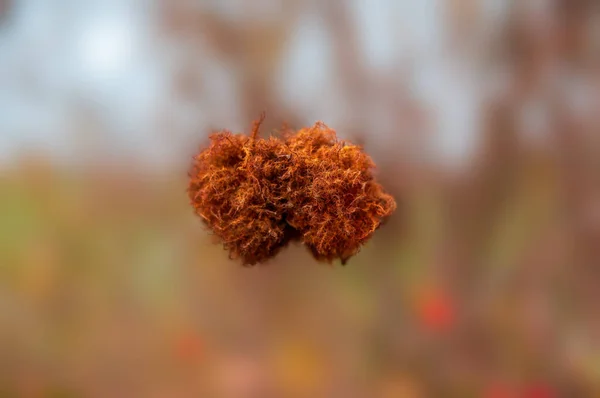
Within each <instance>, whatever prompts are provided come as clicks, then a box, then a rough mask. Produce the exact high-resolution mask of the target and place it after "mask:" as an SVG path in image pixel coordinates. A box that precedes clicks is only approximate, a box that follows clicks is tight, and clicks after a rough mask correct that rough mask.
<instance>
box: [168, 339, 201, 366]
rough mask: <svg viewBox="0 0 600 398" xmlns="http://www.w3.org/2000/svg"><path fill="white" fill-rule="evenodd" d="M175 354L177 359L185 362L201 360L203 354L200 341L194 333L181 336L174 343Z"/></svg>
mask: <svg viewBox="0 0 600 398" xmlns="http://www.w3.org/2000/svg"><path fill="white" fill-rule="evenodd" d="M175 354H176V356H177V358H179V359H180V360H182V361H185V362H194V361H197V360H199V359H201V358H202V356H203V354H204V344H203V341H202V339H201V338H200V336H199V335H198V334H196V333H192V332H188V333H184V334H182V335H181V336H180V337H179V338H178V339H177V341H176V343H175Z"/></svg>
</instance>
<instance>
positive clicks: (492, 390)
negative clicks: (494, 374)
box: [482, 384, 519, 398]
mask: <svg viewBox="0 0 600 398" xmlns="http://www.w3.org/2000/svg"><path fill="white" fill-rule="evenodd" d="M482 397H483V398H519V394H518V393H517V391H516V390H515V389H514V388H511V387H509V386H507V385H504V384H493V385H491V386H489V387H488V388H487V390H485V392H484V393H483V395H482Z"/></svg>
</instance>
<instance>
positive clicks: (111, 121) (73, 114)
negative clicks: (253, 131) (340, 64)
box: [0, 0, 502, 163]
mask: <svg viewBox="0 0 600 398" xmlns="http://www.w3.org/2000/svg"><path fill="white" fill-rule="evenodd" d="M263 3H265V2H263ZM440 3H441V0H405V1H395V0H368V1H367V0H353V1H352V2H351V4H352V7H353V9H354V17H355V23H356V24H357V26H358V27H359V29H360V32H361V45H362V50H363V54H364V56H365V59H367V60H368V66H370V67H371V68H373V69H374V70H381V71H386V72H389V69H390V68H393V67H395V65H396V66H397V65H398V60H399V59H400V60H404V59H406V61H407V62H408V61H410V62H411V63H412V64H413V65H416V68H415V70H416V74H415V76H412V78H411V89H412V90H413V92H414V95H415V96H416V97H417V98H420V99H421V100H422V101H423V102H424V103H425V104H426V105H427V106H430V107H431V108H432V109H433V110H434V115H435V121H434V123H433V125H434V126H435V128H434V129H435V132H436V133H437V134H439V136H440V139H439V143H440V144H439V148H437V149H438V150H439V155H440V157H442V158H447V159H450V160H460V159H463V158H465V156H466V155H467V154H468V153H469V151H470V149H471V148H472V146H473V144H474V142H475V130H476V124H477V120H475V119H474V115H475V114H476V112H475V110H476V107H477V105H478V103H479V97H478V95H479V94H480V93H479V92H478V87H479V84H478V83H479V82H478V81H477V80H476V78H475V77H474V76H475V75H474V74H472V73H471V71H470V70H469V68H465V67H464V65H461V63H460V60H458V59H453V58H449V57H448V53H447V51H446V49H445V43H444V40H443V38H444V34H443V32H442V31H441V29H442V28H441V26H442V21H441V20H440V18H441V15H440V14H441V11H440V9H441V7H440ZM487 3H489V9H488V11H487V14H489V18H490V23H493V22H494V21H496V20H497V19H498V16H500V15H501V11H502V10H501V8H498V7H497V6H498V4H499V3H501V2H495V1H488V2H487ZM214 4H215V5H217V7H218V8H219V9H220V11H222V12H225V13H230V14H231V17H232V18H236V17H240V16H239V15H236V10H237V9H239V8H237V7H236V1H235V0H229V1H219V2H215V3H214ZM260 4H261V2H257V5H260ZM257 7H258V6H257ZM258 11H260V7H258ZM156 12H157V7H156V6H155V5H154V4H153V2H152V0H127V1H123V0H85V1H74V0H72V1H68V0H20V1H16V2H15V3H14V8H13V9H12V10H11V11H10V14H9V16H8V18H7V19H6V20H5V21H4V23H3V24H2V25H1V27H0V87H1V90H0V161H2V162H3V163H7V162H10V161H11V160H12V159H14V157H15V156H16V155H17V154H19V153H20V152H21V151H22V150H23V149H27V148H40V149H42V150H44V151H49V152H50V153H52V154H54V155H56V157H57V158H59V159H68V160H69V161H70V160H72V159H78V158H79V157H81V156H82V152H81V148H82V147H83V148H86V147H87V148H88V149H92V148H96V147H97V148H103V149H105V150H107V151H108V152H112V153H121V152H125V153H128V152H129V151H131V152H132V153H133V154H134V155H135V156H139V157H141V158H151V159H162V158H169V157H172V156H176V155H177V151H179V150H181V148H180V147H178V146H176V145H171V144H172V143H169V140H168V137H166V136H165V134H159V130H160V128H161V126H160V123H159V120H158V115H160V109H161V108H162V107H164V106H165V104H166V103H169V102H170V101H171V98H170V97H169V96H170V95H172V94H170V93H171V91H170V87H169V85H170V81H171V80H170V79H171V77H172V74H173V72H174V68H173V66H174V65H173V62H172V59H173V57H172V56H171V54H170V51H172V47H171V46H170V43H169V42H168V41H167V39H166V38H165V37H164V36H162V35H161V34H160V32H159V31H158V24H157V15H156ZM263 15H266V14H263ZM298 21H299V22H298V24H297V26H296V27H295V34H294V36H293V38H292V40H291V41H290V42H289V44H288V46H287V48H286V56H285V57H284V60H283V62H282V63H281V65H280V70H279V73H278V75H277V76H274V78H275V79H278V82H279V87H280V90H281V92H280V94H281V96H282V98H283V99H284V100H285V101H288V102H290V103H291V104H293V106H295V107H296V108H297V109H300V110H301V112H302V113H303V114H305V115H306V117H307V118H308V119H314V120H324V121H326V122H327V123H328V124H330V125H332V126H334V127H335V125H336V120H339V119H340V118H343V117H344V109H339V108H336V107H335V104H336V101H335V88H333V87H329V85H330V84H331V83H329V82H330V81H331V79H330V78H329V77H330V76H331V74H332V73H334V72H333V70H332V67H331V62H330V61H331V57H329V54H330V53H331V48H330V46H331V43H330V41H329V40H328V37H327V31H326V30H325V29H323V26H321V23H320V21H319V19H318V18H315V16H314V15H312V14H306V15H304V16H303V17H301V18H299V19H298ZM310 59H319V60H321V62H306V60H310ZM203 70H204V73H207V74H209V76H208V78H207V79H206V80H207V81H208V82H209V83H208V84H209V87H208V89H209V90H213V91H214V96H211V98H213V99H214V101H216V104H207V105H206V106H203V104H191V105H190V106H189V109H187V110H186V111H185V112H190V113H193V114H194V119H195V120H203V118H204V119H205V120H206V122H207V123H209V122H210V123H217V122H222V123H227V121H228V119H230V118H231V115H235V114H236V112H235V110H232V109H231V104H233V103H234V102H235V101H234V99H235V95H236V93H235V86H234V85H232V83H231V82H230V81H229V80H230V79H228V77H229V75H228V71H227V66H226V65H219V64H216V63H214V62H211V61H210V60H207V61H206V65H204V69H203ZM327 92H331V93H333V94H324V93H327ZM219 104H220V105H221V106H220V108H219V107H218V106H217V105H219ZM228 104H230V106H227V105H228ZM211 107H214V109H211ZM223 108H225V109H229V110H228V111H227V113H223V112H222V111H221V113H220V114H219V109H223ZM185 112H184V113H185ZM215 112H216V113H215ZM239 123H240V121H239V120H236V122H235V123H233V124H234V126H230V125H227V126H223V127H228V128H232V129H235V128H237V127H243V126H238V124H239ZM94 129H96V130H97V131H98V134H96V135H94V134H89V133H87V134H86V133H83V132H84V131H88V132H89V131H93V130H94ZM386 139H387V138H386V137H378V138H377V140H379V141H380V142H379V144H380V146H382V147H385V140H386ZM83 156H85V152H84V153H83Z"/></svg>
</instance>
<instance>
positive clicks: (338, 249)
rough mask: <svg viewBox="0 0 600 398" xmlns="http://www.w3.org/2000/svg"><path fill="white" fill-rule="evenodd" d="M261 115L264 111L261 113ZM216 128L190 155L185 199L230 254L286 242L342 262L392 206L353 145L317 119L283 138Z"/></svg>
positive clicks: (264, 251)
mask: <svg viewBox="0 0 600 398" xmlns="http://www.w3.org/2000/svg"><path fill="white" fill-rule="evenodd" d="M263 118H264V116H263ZM262 120H263V119H262V118H261V120H259V121H258V122H255V123H254V127H253V129H252V134H251V136H246V135H243V134H232V133H231V132H229V131H226V130H223V131H220V132H218V133H216V134H213V135H211V136H210V141H211V144H210V146H209V147H208V148H206V149H204V150H202V151H201V152H200V153H199V154H198V155H196V156H195V157H194V162H193V165H192V169H191V171H190V184H189V188H188V193H189V197H190V199H191V204H192V206H193V207H194V209H195V212H196V214H198V215H199V216H200V217H201V218H202V220H203V221H204V222H205V223H206V225H207V226H208V227H209V228H210V229H211V230H212V231H213V232H214V234H215V235H216V236H218V237H219V238H220V239H221V241H222V242H223V245H224V246H225V248H226V249H227V250H229V252H230V257H231V258H241V260H242V261H243V263H244V264H245V265H254V264H257V263H261V262H264V261H266V260H268V259H269V258H271V257H273V256H275V255H276V254H277V252H278V251H279V250H280V249H281V248H283V247H285V246H286V245H287V244H288V243H289V242H290V241H292V240H300V241H302V242H303V243H304V244H305V245H306V246H307V247H308V248H309V249H310V251H311V252H312V254H313V255H314V257H315V258H316V259H317V260H323V261H328V262H331V261H333V260H334V259H336V258H340V259H341V260H342V263H343V264H344V263H345V262H346V260H348V259H349V258H350V257H351V256H353V255H354V254H356V253H357V252H358V251H359V250H360V247H361V245H362V244H364V243H365V242H366V241H367V240H368V239H369V238H370V237H371V236H372V234H373V233H374V232H375V230H376V229H377V228H378V227H379V226H380V225H381V222H382V221H383V220H384V219H385V218H386V217H388V216H390V215H391V214H392V213H393V211H394V210H395V208H396V203H395V201H394V199H393V198H392V197H391V196H390V195H388V194H387V193H385V192H384V190H383V188H382V187H381V185H379V184H378V183H377V182H376V181H375V179H374V177H373V174H372V169H373V168H374V167H375V164H374V163H373V161H372V160H371V158H370V157H369V156H368V155H367V154H365V153H364V152H363V151H362V149H361V148H360V147H359V146H356V145H352V144H350V143H348V142H344V141H340V140H338V139H337V138H336V134H335V131H334V130H332V129H330V128H328V127H327V126H326V125H325V124H323V123H320V122H319V123H317V124H315V125H314V126H313V127H310V128H304V129H301V130H299V131H298V132H296V133H295V134H294V133H292V134H287V136H286V137H285V138H284V139H279V138H274V137H271V138H269V139H261V138H258V131H259V127H260V124H261V122H262Z"/></svg>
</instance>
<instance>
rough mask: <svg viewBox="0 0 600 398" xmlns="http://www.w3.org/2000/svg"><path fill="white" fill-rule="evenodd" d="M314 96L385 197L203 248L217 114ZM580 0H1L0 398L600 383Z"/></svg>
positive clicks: (587, 25) (597, 50)
mask: <svg viewBox="0 0 600 398" xmlns="http://www.w3.org/2000/svg"><path fill="white" fill-rule="evenodd" d="M263 110H264V111H266V112H267V119H266V121H265V124H264V125H263V127H264V128H263V136H267V135H268V134H269V132H270V131H272V130H273V129H275V128H278V127H280V126H281V125H282V124H283V123H284V122H287V123H288V124H289V125H290V126H292V127H297V128H299V127H303V126H307V125H312V124H313V123H314V122H315V121H317V120H322V121H324V122H325V123H327V124H328V125H330V126H331V127H333V128H335V129H336V130H337V131H338V135H339V136H340V137H341V138H344V139H348V140H351V141H354V142H358V143H361V144H362V145H364V146H365V148H366V150H367V151H368V152H369V153H370V154H371V155H372V156H373V158H374V159H375V160H376V162H377V164H378V170H377V173H378V176H379V178H380V179H381V181H382V182H383V183H384V185H385V186H386V188H387V189H388V190H390V191H391V192H392V193H393V194H394V195H395V197H396V199H397V201H398V203H399V210H398V211H397V212H396V213H395V215H394V216H393V218H392V219H391V220H390V222H389V223H387V224H386V225H385V226H384V227H383V228H381V229H380V230H379V231H378V232H377V233H376V234H375V237H374V238H373V239H372V240H371V241H370V242H369V244H368V245H366V247H365V248H364V249H363V250H362V251H361V253H359V254H358V255H357V256H356V257H354V258H353V259H352V260H351V261H350V262H349V264H348V265H347V266H346V267H341V266H340V265H339V264H335V265H334V266H328V265H323V264H317V263H315V261H313V260H312V258H311V257H310V255H309V254H308V253H307V252H306V251H305V250H304V249H303V248H302V247H299V246H293V247H290V248H288V249H287V250H285V251H284V252H282V253H281V254H280V255H279V256H278V257H277V258H276V259H275V260H273V261H271V262H270V263H268V264H266V265H264V266H258V267H254V268H243V267H241V266H240V264H239V263H238V262H233V261H230V260H228V258H227V253H226V252H224V251H223V250H222V248H221V247H220V246H219V245H218V244H216V245H215V244H214V243H213V241H212V238H211V236H210V234H209V233H208V232H207V231H205V230H204V228H203V226H202V224H201V223H200V220H199V219H198V218H197V217H195V216H194V215H193V212H192V209H191V207H190V206H189V204H188V198H187V195H186V188H187V175H186V173H187V169H188V166H189V165H190V161H191V156H192V155H193V153H194V152H195V151H197V150H198V148H200V146H201V145H205V144H206V142H207V135H208V134H209V133H210V132H211V131H212V130H214V129H222V128H227V129H230V130H233V131H236V132H238V131H244V130H246V131H247V130H248V129H249V127H250V125H251V122H252V120H254V119H257V118H258V116H259V114H260V112H261V111H263ZM599 396H600V2H598V1H596V0H535V1H534V0H528V1H525V0H513V1H510V0H402V1H399V0H397V1H396V0H368V1H367V0H348V1H341V0H326V1H325V0H308V1H306V0H187V1H185V0H85V1H83V0H81V1H76V0H0V397H208V398H212V397H224V398H269V397H273V398H277V397H291V398H296V397H298V398H300V397H311V398H312V397H326V398H329V397H333V398H336V397H340V398H354V397H356V398H362V397H381V398H391V397H484V398H503V397H528V398H546V397H599Z"/></svg>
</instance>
